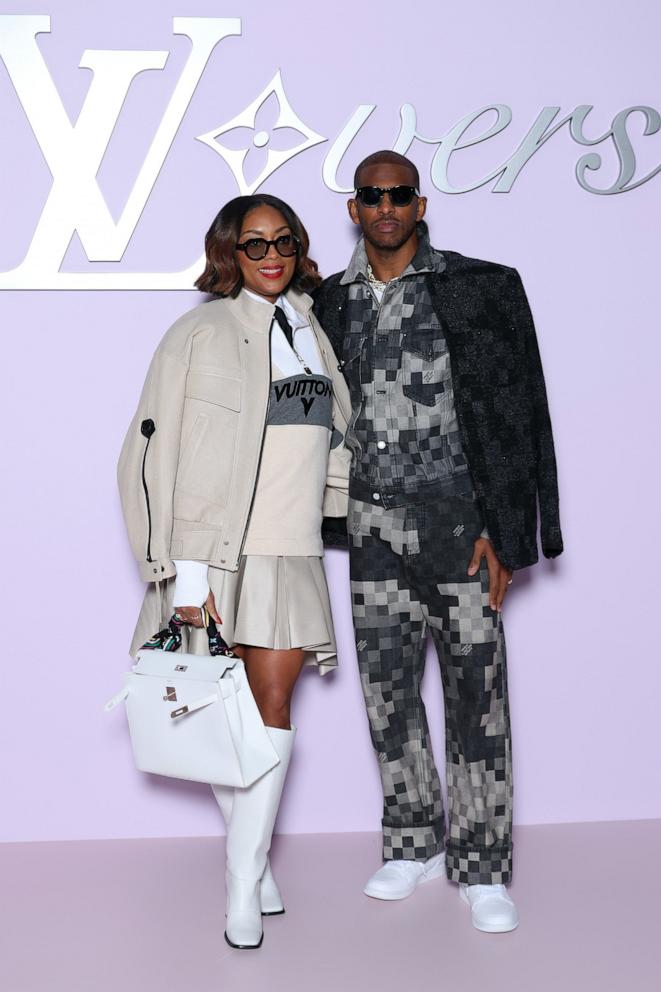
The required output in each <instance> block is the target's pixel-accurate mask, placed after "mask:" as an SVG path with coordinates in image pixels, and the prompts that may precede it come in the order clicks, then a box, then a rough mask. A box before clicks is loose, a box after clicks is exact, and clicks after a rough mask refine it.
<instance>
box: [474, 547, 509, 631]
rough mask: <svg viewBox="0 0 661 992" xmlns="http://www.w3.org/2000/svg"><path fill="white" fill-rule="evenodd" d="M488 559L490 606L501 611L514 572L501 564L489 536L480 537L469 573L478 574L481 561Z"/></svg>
mask: <svg viewBox="0 0 661 992" xmlns="http://www.w3.org/2000/svg"><path fill="white" fill-rule="evenodd" d="M483 558H486V560H487V568H488V569H489V606H490V607H491V609H492V610H498V612H499V613H500V611H501V609H502V608H503V601H504V599H505V593H506V592H507V587H508V586H509V585H511V584H512V573H511V572H510V570H509V569H508V568H505V567H504V565H501V564H500V562H499V561H498V558H497V556H496V552H495V551H494V550H493V544H492V543H491V541H490V540H489V538H488V537H478V539H477V541H476V542H475V544H474V546H473V557H472V558H471V561H470V565H469V566H468V574H469V575H476V574H477V572H479V570H480V562H481V561H482V559H483Z"/></svg>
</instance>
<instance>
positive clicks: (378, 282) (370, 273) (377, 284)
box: [367, 262, 389, 291]
mask: <svg viewBox="0 0 661 992" xmlns="http://www.w3.org/2000/svg"><path fill="white" fill-rule="evenodd" d="M367 281H368V282H369V283H370V284H371V285H372V286H374V288H375V289H378V290H381V291H383V290H384V289H385V288H386V286H387V285H388V282H389V280H387V281H386V282H384V281H383V280H382V279H377V278H376V276H375V275H374V270H373V269H372V266H371V265H370V263H369V262H368V263H367Z"/></svg>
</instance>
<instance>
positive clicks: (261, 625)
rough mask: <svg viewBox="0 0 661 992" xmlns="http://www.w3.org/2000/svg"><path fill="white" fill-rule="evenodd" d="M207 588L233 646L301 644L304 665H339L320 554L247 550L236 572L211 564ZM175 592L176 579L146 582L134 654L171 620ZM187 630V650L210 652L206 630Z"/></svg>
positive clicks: (322, 668)
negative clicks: (294, 554) (284, 553)
mask: <svg viewBox="0 0 661 992" xmlns="http://www.w3.org/2000/svg"><path fill="white" fill-rule="evenodd" d="M209 587H210V588H211V591H212V592H213V594H214V597H215V600H216V606H217V608H218V612H219V614H220V616H221V618H222V621H223V624H222V627H221V633H222V635H223V637H224V638H225V640H226V641H227V643H228V644H229V645H230V647H233V646H234V645H235V644H248V645H252V646H254V647H262V648H274V649H276V650H287V649H289V648H303V651H304V652H305V664H306V665H316V666H317V668H318V671H319V673H320V674H321V675H325V674H326V673H327V672H329V671H332V669H333V668H336V667H337V652H336V648H335V633H334V630H333V618H332V616H331V608H330V601H329V598H328V586H327V584H326V575H325V573H324V567H323V564H322V561H321V558H315V557H303V556H301V557H294V556H283V557H275V556H270V555H244V556H243V557H242V558H241V561H240V563H239V568H238V570H237V571H236V572H227V571H225V570H224V569H221V568H213V567H211V566H210V567H209ZM173 593H174V579H167V580H166V581H165V582H158V583H155V582H152V583H150V584H149V586H148V587H147V591H146V593H145V598H144V600H143V603H142V609H141V611H140V616H139V617H138V623H137V625H136V628H135V633H134V635H133V641H132V643H131V654H132V655H133V656H135V654H136V652H137V651H138V650H139V649H140V647H141V646H142V645H143V644H144V643H145V641H147V640H148V639H149V638H150V637H151V636H152V635H153V634H155V633H157V631H159V630H162V628H163V627H165V626H166V625H167V622H168V620H169V619H170V617H171V616H172V613H173V612H174V604H173V603H172V596H173ZM178 605H183V604H178ZM184 632H185V640H184V643H183V645H182V647H183V650H184V651H189V652H191V653H193V654H205V653H207V652H208V642H207V637H206V633H205V631H203V630H198V629H196V628H195V627H191V626H189V625H186V626H185V627H184Z"/></svg>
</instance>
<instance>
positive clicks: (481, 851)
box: [348, 491, 512, 885]
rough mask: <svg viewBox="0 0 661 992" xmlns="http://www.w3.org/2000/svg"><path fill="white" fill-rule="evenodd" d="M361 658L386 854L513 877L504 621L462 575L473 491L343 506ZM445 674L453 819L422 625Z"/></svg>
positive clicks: (465, 875)
mask: <svg viewBox="0 0 661 992" xmlns="http://www.w3.org/2000/svg"><path fill="white" fill-rule="evenodd" d="M348 524H349V535H350V542H351V545H350V547H351V592H352V603H353V616H354V625H355V631H356V642H357V652H358V663H359V667H360V675H361V681H362V686H363V692H364V694H365V702H366V706H367V712H368V717H369V722H370V730H371V735H372V743H373V745H374V748H375V750H376V752H377V755H378V760H379V767H380V771H381V781H382V786H383V794H384V809H383V851H384V858H385V860H394V859H413V860H424V859H427V858H429V857H431V856H432V855H434V854H436V853H438V852H439V851H440V850H442V849H443V846H444V845H445V849H446V856H447V872H448V877H449V878H450V879H452V880H453V881H455V882H464V883H466V884H469V885H472V884H487V885H488V884H495V883H500V882H502V883H505V882H508V881H509V880H510V876H511V869H512V773H511V745H510V728H509V710H508V702H507V679H506V663H505V640H504V635H503V627H502V619H501V617H500V616H499V615H498V614H496V613H494V612H493V611H492V610H491V609H490V607H489V597H488V573H487V570H486V567H483V568H482V569H481V571H480V572H479V574H478V575H476V576H474V577H473V578H470V577H469V576H468V575H467V574H466V570H467V568H468V563H469V561H470V559H471V556H472V552H473V544H474V541H475V540H476V538H477V537H479V535H480V531H481V529H482V518H481V513H480V511H479V507H478V504H477V502H476V500H475V497H474V494H473V493H472V492H470V491H468V492H466V493H457V494H452V495H449V496H447V497H445V498H444V499H443V500H439V501H437V502H425V503H417V504H409V505H408V506H403V507H396V508H394V509H384V508H383V507H377V506H373V505H372V504H369V503H365V502H362V501H358V500H350V503H349V520H348ZM428 628H429V630H430V631H431V635H432V638H433V640H434V645H435V647H436V651H437V654H438V657H439V661H440V666H441V674H442V680H443V691H444V699H445V721H446V765H447V789H448V810H447V813H448V827H447V829H446V826H445V818H444V813H443V802H442V797H441V786H440V782H439V777H438V772H437V770H436V766H435V764H434V756H433V754H432V750H431V742H430V739H429V731H428V726H427V718H426V714H425V707H424V704H423V701H422V698H421V695H420V681H421V678H422V674H423V670H424V662H425V648H426V635H427V629H428Z"/></svg>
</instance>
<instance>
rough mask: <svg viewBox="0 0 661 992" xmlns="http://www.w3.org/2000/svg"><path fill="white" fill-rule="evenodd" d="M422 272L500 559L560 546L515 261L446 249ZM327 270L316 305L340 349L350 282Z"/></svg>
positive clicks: (545, 417)
mask: <svg viewBox="0 0 661 992" xmlns="http://www.w3.org/2000/svg"><path fill="white" fill-rule="evenodd" d="M443 257H444V258H445V261H446V268H445V270H444V271H443V272H441V273H429V274H428V275H427V276H426V278H427V282H428V286H429V291H430V293H431V297H432V300H433V303H434V309H435V311H436V315H437V317H438V319H439V321H440V324H441V327H442V329H443V333H444V334H445V337H446V340H447V344H448V349H449V351H450V362H451V367H452V382H453V386H454V394H455V403H456V409H457V419H458V422H459V429H460V431H461V439H462V444H463V448H464V452H465V454H466V458H467V460H468V466H469V468H470V472H471V476H472V478H473V483H474V485H475V490H476V492H477V495H478V497H479V500H480V505H481V507H482V512H483V515H484V521H485V524H486V526H487V529H488V531H489V537H490V539H491V542H492V544H493V546H494V549H495V551H496V554H497V555H498V558H499V559H500V561H501V562H502V563H503V565H505V567H506V568H510V569H517V568H525V566H527V565H532V564H533V563H534V562H536V561H537V559H538V551H537V501H538V499H539V509H540V518H541V528H540V534H541V543H542V551H543V552H544V554H545V556H546V557H547V558H555V557H556V555H559V554H560V553H561V552H562V547H563V546H562V534H561V531H560V514H559V505H558V480H557V472H556V463H555V452H554V448H553V434H552V431H551V420H550V417H549V410H548V404H547V400H546V387H545V385H544V374H543V372H542V364H541V361H540V357H539V350H538V347H537V337H536V335H535V326H534V324H533V319H532V314H531V313H530V307H529V306H528V301H527V299H526V294H525V291H524V289H523V284H522V282H521V278H520V276H519V274H518V272H517V271H516V269H510V268H507V267H506V266H504V265H497V264H495V263H493V262H483V261H480V260H479V259H474V258H466V257H465V256H464V255H459V254H457V253H456V252H446V251H444V252H443ZM342 275H343V273H341V272H340V273H337V274H336V275H333V276H330V277H329V278H328V279H326V280H324V282H323V283H322V285H321V286H320V287H319V289H318V290H317V293H316V297H315V304H314V312H315V314H316V316H317V317H318V319H319V321H320V323H321V325H322V327H323V328H324V330H325V331H326V334H327V335H328V336H329V338H330V340H331V342H332V344H333V347H334V348H335V352H336V354H338V355H341V354H342V339H343V337H344V333H345V327H346V315H347V311H348V307H347V300H348V294H349V287H348V286H342V285H341V284H340V279H341V278H342Z"/></svg>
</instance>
